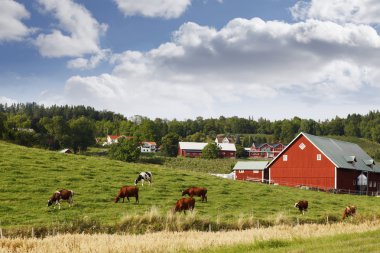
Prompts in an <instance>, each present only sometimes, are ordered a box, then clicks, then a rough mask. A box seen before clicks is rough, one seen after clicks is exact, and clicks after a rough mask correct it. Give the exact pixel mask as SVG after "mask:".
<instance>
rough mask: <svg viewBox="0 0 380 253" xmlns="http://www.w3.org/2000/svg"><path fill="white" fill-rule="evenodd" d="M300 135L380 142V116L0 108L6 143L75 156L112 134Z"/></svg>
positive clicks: (272, 138)
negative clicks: (158, 114) (179, 116)
mask: <svg viewBox="0 0 380 253" xmlns="http://www.w3.org/2000/svg"><path fill="white" fill-rule="evenodd" d="M301 131H302V132H306V133H310V134H314V135H319V136H326V135H334V136H353V137H359V138H365V139H368V140H372V141H375V142H377V143H380V112H379V111H378V110H376V111H370V112H368V113H367V114H365V115H360V114H349V115H347V117H346V118H340V117H338V116H336V117H335V118H333V119H327V120H323V121H320V120H319V121H316V120H313V119H301V118H299V117H294V118H292V119H283V120H275V121H270V120H268V119H265V118H257V119H255V118H254V116H252V117H248V118H241V117H237V116H235V117H223V116H220V117H219V118H207V119H205V118H202V117H197V118H195V119H187V120H176V119H170V120H169V119H161V118H155V119H150V118H147V117H144V116H140V115H135V116H132V117H129V118H127V117H126V116H124V115H121V114H118V113H114V112H110V111H97V110H95V109H94V108H92V107H89V106H68V105H65V106H58V105H53V106H49V107H45V106H44V105H39V104H37V103H25V104H22V103H20V104H12V105H7V104H0V138H1V139H3V140H7V141H11V142H14V143H17V144H20V145H24V146H35V147H41V148H47V149H52V150H57V149H60V148H65V147H70V148H72V149H73V150H74V151H75V152H78V151H79V152H80V151H84V150H86V149H87V147H89V146H92V145H95V144H96V140H98V141H99V140H104V139H105V137H106V135H107V134H113V135H125V136H134V137H136V139H138V140H146V141H155V142H157V143H158V145H160V144H161V143H162V140H163V138H164V137H165V136H167V135H176V136H178V139H179V140H181V141H195V142H204V141H211V140H213V139H215V137H216V135H217V134H225V135H227V136H228V135H233V136H234V137H235V139H236V140H237V143H238V144H240V145H241V146H244V147H249V146H251V145H252V142H255V143H263V142H270V143H275V142H281V143H284V144H287V143H289V142H290V141H291V140H292V139H293V138H294V137H295V136H296V135H297V134H298V133H299V132H301Z"/></svg>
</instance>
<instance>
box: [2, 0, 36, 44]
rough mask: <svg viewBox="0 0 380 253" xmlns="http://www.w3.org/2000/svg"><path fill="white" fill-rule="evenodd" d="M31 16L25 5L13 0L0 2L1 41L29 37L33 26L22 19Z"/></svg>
mask: <svg viewBox="0 0 380 253" xmlns="http://www.w3.org/2000/svg"><path fill="white" fill-rule="evenodd" d="M28 18H30V13H29V12H28V11H27V10H26V9H25V7H24V5H22V4H20V3H18V2H16V1H13V0H2V1H1V4H0V42H1V41H20V40H23V39H24V38H25V37H27V36H28V35H29V34H30V33H31V32H33V29H32V28H28V27H27V26H26V25H25V24H24V23H22V21H21V20H23V19H28Z"/></svg>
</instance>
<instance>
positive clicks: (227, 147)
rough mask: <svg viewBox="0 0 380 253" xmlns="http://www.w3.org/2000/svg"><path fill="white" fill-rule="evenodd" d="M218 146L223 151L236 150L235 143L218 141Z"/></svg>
mask: <svg viewBox="0 0 380 253" xmlns="http://www.w3.org/2000/svg"><path fill="white" fill-rule="evenodd" d="M218 146H219V147H220V148H221V150H222V151H236V146H235V144H234V143H218Z"/></svg>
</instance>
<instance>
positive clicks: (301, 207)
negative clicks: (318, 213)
mask: <svg viewBox="0 0 380 253" xmlns="http://www.w3.org/2000/svg"><path fill="white" fill-rule="evenodd" d="M294 207H295V208H298V209H299V210H300V212H301V213H302V215H304V214H305V211H307V208H308V207H309V202H307V200H300V201H298V202H297V203H295V204H294Z"/></svg>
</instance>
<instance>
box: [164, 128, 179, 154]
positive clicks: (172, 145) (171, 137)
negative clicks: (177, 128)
mask: <svg viewBox="0 0 380 253" xmlns="http://www.w3.org/2000/svg"><path fill="white" fill-rule="evenodd" d="M178 142H179V136H178V134H175V133H168V134H167V135H165V136H164V137H162V149H161V151H162V153H164V154H165V155H167V156H171V157H175V156H177V153H178Z"/></svg>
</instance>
